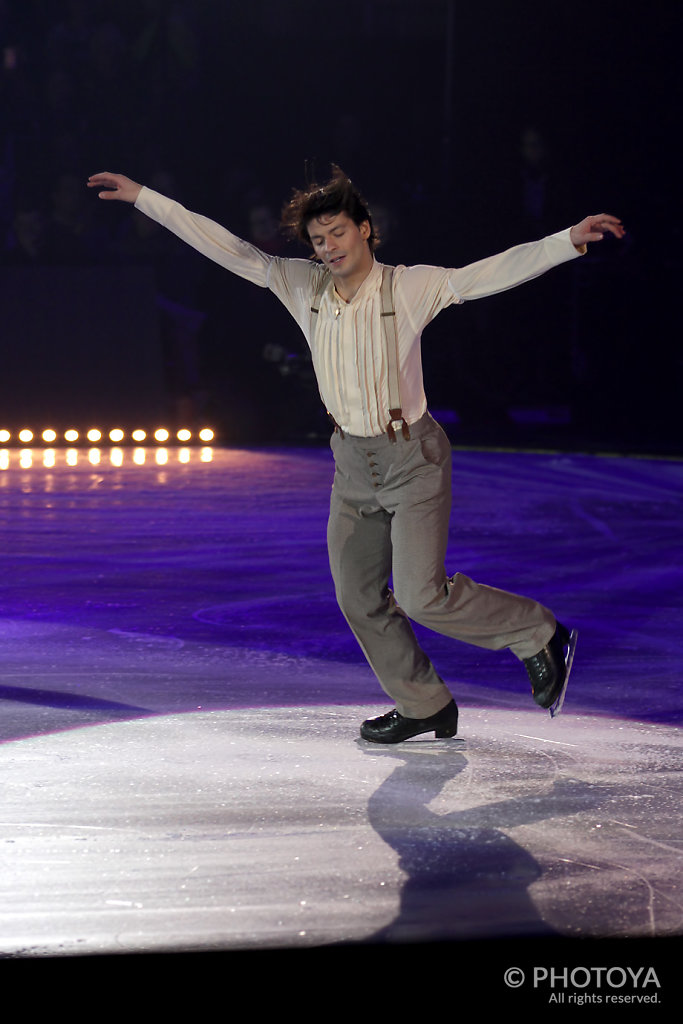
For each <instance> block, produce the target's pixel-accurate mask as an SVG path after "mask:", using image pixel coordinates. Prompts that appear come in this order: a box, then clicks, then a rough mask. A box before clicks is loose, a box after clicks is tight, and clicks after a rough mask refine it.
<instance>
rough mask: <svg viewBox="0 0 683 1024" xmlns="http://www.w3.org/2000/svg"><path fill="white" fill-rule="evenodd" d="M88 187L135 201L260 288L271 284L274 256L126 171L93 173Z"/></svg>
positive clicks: (108, 196) (149, 214)
mask: <svg viewBox="0 0 683 1024" xmlns="http://www.w3.org/2000/svg"><path fill="white" fill-rule="evenodd" d="M88 188H101V189H102V191H101V192H100V193H99V197H100V199H118V200H121V201H122V202H125V203H134V204H135V208H136V209H137V210H139V211H140V212H141V213H144V214H145V215H146V216H147V217H150V218H151V219H152V220H155V221H156V222H157V223H158V224H161V225H162V226H163V227H165V228H168V230H169V231H171V232H173V234H175V235H177V236H178V238H181V239H182V240H183V241H184V242H187V244H188V245H191V246H192V247H193V248H194V249H197V251H198V252H201V253H203V254H204V255H205V256H208V257H209V259H211V260H214V261H215V262H216V263H220V265H221V266H223V267H225V268H226V269H227V270H231V271H232V272H233V273H235V274H238V275H239V276H240V277H244V278H246V279H247V280H248V281H252V282H253V283H254V284H258V285H260V286H261V287H264V288H265V287H267V285H268V268H269V264H270V262H271V260H272V259H273V257H271V256H267V255H266V254H265V253H263V252H261V251H260V249H257V248H256V246H254V245H251V244H250V243H249V242H244V241H242V239H241V238H238V237H237V236H236V235H233V234H232V233H231V232H230V231H228V230H227V228H224V227H221V225H220V224H216V223H215V221H212V220H209V219H208V218H207V217H202V216H201V215H200V214H197V213H191V212H190V211H189V210H186V209H185V208H184V207H183V206H181V205H180V203H176V202H174V201H173V200H172V199H168V198H167V197H166V196H162V195H160V193H158V192H155V191H153V190H152V189H149V188H146V187H145V186H144V185H140V184H138V182H136V181H132V180H131V179H130V178H127V177H126V176H125V175H124V174H111V173H110V172H109V171H105V172H103V173H102V174H93V175H92V176H91V177H90V178H88Z"/></svg>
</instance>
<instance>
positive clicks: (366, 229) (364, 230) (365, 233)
mask: <svg viewBox="0 0 683 1024" xmlns="http://www.w3.org/2000/svg"><path fill="white" fill-rule="evenodd" d="M358 230H359V231H360V237H361V238H362V239H363V241H364V242H367V240H368V238H369V237H370V235H371V234H372V231H371V229H370V221H369V220H364V221H363V223H362V224H360V225H359V227H358Z"/></svg>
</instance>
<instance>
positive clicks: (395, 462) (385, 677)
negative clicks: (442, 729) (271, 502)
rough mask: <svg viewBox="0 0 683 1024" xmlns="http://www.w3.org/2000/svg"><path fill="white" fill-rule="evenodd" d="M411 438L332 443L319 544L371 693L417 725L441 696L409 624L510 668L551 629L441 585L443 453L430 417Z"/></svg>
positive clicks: (515, 609)
mask: <svg viewBox="0 0 683 1024" xmlns="http://www.w3.org/2000/svg"><path fill="white" fill-rule="evenodd" d="M410 435H411V436H410V440H408V441H406V440H405V439H404V438H403V437H402V436H401V434H400V431H397V436H396V440H395V441H390V440H389V438H388V437H387V436H386V435H384V436H382V437H372V438H361V437H351V436H349V435H343V436H342V435H341V434H340V433H339V432H335V434H334V435H333V437H332V440H331V447H332V451H333V453H334V459H335V474H334V484H333V487H332V499H331V503H330V518H329V523H328V535H327V543H328V551H329V557H330V568H331V570H332V577H333V579H334V584H335V589H336V594H337V601H338V603H339V607H340V608H341V610H342V612H343V614H344V617H345V618H346V621H347V622H348V624H349V626H350V627H351V629H352V631H353V633H354V635H355V637H356V639H357V640H358V643H359V644H360V646H361V648H362V649H363V652H364V654H365V656H366V658H367V659H368V662H369V663H370V666H371V667H372V669H373V671H374V672H375V675H376V676H377V678H378V680H379V682H380V684H381V686H382V688H383V689H384V691H385V692H386V693H387V694H388V695H389V697H391V699H392V700H393V701H394V703H395V705H396V708H397V710H398V711H399V712H400V714H402V715H405V717H407V718H426V717H428V716H429V715H433V714H435V713H436V712H437V711H440V710H441V709H442V708H443V707H445V706H446V704H448V703H449V701H450V700H451V694H450V691H449V690H448V689H447V687H446V685H445V683H444V682H443V680H442V679H441V678H440V677H439V676H438V674H437V673H436V671H435V669H434V667H433V665H432V663H431V662H430V660H429V658H428V657H427V655H426V654H425V653H424V651H423V650H422V649H421V647H420V646H419V644H418V642H417V639H416V637H415V634H414V632H413V629H412V627H411V625H410V621H409V620H410V619H413V620H414V621H415V622H419V623H421V624H422V625H424V626H428V627H429V628H430V629H433V630H435V631H436V632H438V633H443V634H444V635H445V636H449V637H453V638H454V639H455V640H462V641H464V642H465V643H470V644H475V645H477V646H478V647H485V648H488V649H489V650H500V649H502V648H509V649H510V650H511V651H512V652H513V653H514V654H515V655H516V656H517V657H518V658H528V657H531V656H532V655H534V654H537V653H538V652H539V651H540V650H541V648H542V647H544V646H545V644H547V643H548V641H549V640H550V638H551V636H552V635H553V633H554V631H555V619H554V617H553V615H552V613H551V612H550V611H549V610H548V609H547V608H544V607H543V606H542V605H540V604H538V603H537V602H536V601H533V600H530V599H529V598H526V597H520V596H518V595H516V594H510V593H508V592H507V591H504V590H498V589H496V588H494V587H488V586H484V585H483V584H480V583H475V582H474V581H473V580H471V579H469V578H468V577H467V576H463V575H462V574H461V573H456V574H455V576H451V577H447V576H446V570H445V568H444V560H445V555H446V546H447V543H448V526H449V519H450V511H451V462H452V451H451V446H450V443H449V441H448V438H447V437H446V435H445V434H444V432H443V430H442V429H441V427H439V426H438V424H437V423H435V422H434V420H433V419H432V418H431V416H430V415H429V413H426V414H425V415H424V416H423V417H422V419H421V420H419V421H418V422H417V423H414V424H411V427H410ZM390 581H391V589H390Z"/></svg>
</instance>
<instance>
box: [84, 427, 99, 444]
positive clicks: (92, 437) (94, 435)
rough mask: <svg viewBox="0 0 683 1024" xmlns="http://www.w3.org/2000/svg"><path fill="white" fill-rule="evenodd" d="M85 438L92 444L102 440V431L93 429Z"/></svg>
mask: <svg viewBox="0 0 683 1024" xmlns="http://www.w3.org/2000/svg"><path fill="white" fill-rule="evenodd" d="M87 438H88V440H89V441H93V442H95V441H100V440H101V439H102V431H101V430H98V429H97V427H93V429H92V430H89V431H88V433H87Z"/></svg>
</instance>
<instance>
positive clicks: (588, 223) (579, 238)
mask: <svg viewBox="0 0 683 1024" xmlns="http://www.w3.org/2000/svg"><path fill="white" fill-rule="evenodd" d="M606 231H609V232H611V234H613V235H614V237H615V238H623V237H624V235H625V234H626V231H625V229H624V226H623V224H622V223H621V221H620V220H619V218H618V217H612V215H611V214H609V213H598V214H596V215H595V216H593V217H585V218H584V220H582V221H581V222H580V223H579V224H575V225H574V227H573V228H572V229H571V231H570V232H569V237H570V239H571V241H572V244H573V245H575V246H576V248H577V249H580V248H581V247H582V246H584V245H586V244H587V243H588V242H601V241H602V239H603V238H604V237H605V232H606Z"/></svg>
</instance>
